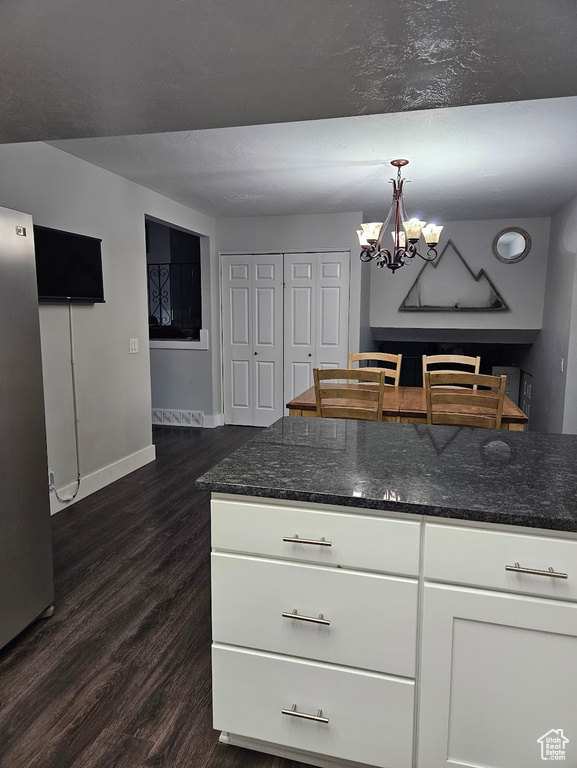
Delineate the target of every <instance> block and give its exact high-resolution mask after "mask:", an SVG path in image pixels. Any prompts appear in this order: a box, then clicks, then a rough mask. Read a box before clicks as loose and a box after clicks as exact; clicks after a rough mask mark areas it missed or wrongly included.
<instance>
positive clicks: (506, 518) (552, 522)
mask: <svg viewBox="0 0 577 768" xmlns="http://www.w3.org/2000/svg"><path fill="white" fill-rule="evenodd" d="M196 486H197V487H198V489H199V490H201V491H211V492H213V493H228V494H231V495H233V496H256V497H259V498H265V499H275V500H279V501H285V500H286V501H305V502H310V503H314V504H329V505H333V506H341V507H356V508H357V509H367V510H378V511H382V512H396V513H401V514H403V513H405V514H411V515H424V516H426V517H445V518H449V519H452V520H467V521H469V522H474V523H491V524H494V525H512V526H519V527H524V528H535V529H537V530H544V531H545V530H546V531H563V532H568V533H577V522H576V521H574V520H568V519H566V518H552V517H550V516H548V517H537V516H535V515H531V516H528V515H523V513H522V512H520V513H518V514H516V515H513V514H508V515H505V514H503V513H501V512H498V511H495V512H486V511H479V510H469V509H453V508H451V507H436V506H429V505H427V504H411V503H409V502H398V501H386V500H385V499H369V498H366V497H359V496H354V497H351V496H339V495H338V494H334V495H333V494H324V493H315V492H313V491H296V490H293V489H288V490H285V489H282V488H264V487H261V486H250V485H234V484H227V483H217V482H211V481H207V480H202V479H201V480H197V481H196Z"/></svg>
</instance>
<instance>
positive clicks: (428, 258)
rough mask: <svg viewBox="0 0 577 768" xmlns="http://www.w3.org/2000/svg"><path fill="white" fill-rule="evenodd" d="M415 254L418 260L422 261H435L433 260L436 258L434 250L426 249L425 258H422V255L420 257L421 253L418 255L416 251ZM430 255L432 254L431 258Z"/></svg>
mask: <svg viewBox="0 0 577 768" xmlns="http://www.w3.org/2000/svg"><path fill="white" fill-rule="evenodd" d="M415 253H416V254H417V256H418V257H419V258H421V259H423V261H435V259H436V258H437V256H438V254H437V250H436V248H428V249H427V255H426V256H423V255H422V254H421V253H419V252H418V251H415ZM431 253H433V255H432V256H431Z"/></svg>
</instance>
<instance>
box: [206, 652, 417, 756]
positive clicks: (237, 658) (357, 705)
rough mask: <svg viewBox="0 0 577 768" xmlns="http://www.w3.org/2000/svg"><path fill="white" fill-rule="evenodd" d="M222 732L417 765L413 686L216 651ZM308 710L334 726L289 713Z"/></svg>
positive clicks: (216, 704)
mask: <svg viewBox="0 0 577 768" xmlns="http://www.w3.org/2000/svg"><path fill="white" fill-rule="evenodd" d="M212 672H213V692H214V693H213V713H214V727H215V728H216V729H218V730H224V731H230V732H231V733H236V734H239V735H241V736H247V737H251V738H254V739H261V740H263V741H269V742H274V743H275V744H281V745H285V746H289V747H293V748H295V749H302V750H306V751H309V752H316V753H319V754H321V755H327V756H330V757H337V758H340V759H341V760H351V761H356V762H359V763H366V764H367V765H371V766H383V768H384V767H385V766H386V768H410V766H411V763H412V741H413V698H414V684H413V682H412V681H408V680H407V681H404V680H394V679H391V678H384V677H381V676H379V675H374V674H371V673H363V672H353V671H349V670H345V669H339V668H335V667H330V666H328V665H322V664H318V663H315V662H307V661H301V660H296V659H295V660H292V659H287V658H285V657H275V656H271V655H269V654H261V653H256V652H252V651H246V650H236V649H228V648H221V647H219V646H213V654H212ZM293 705H296V707H297V710H298V711H299V712H303V713H309V714H313V715H317V712H318V710H319V709H321V710H322V716H323V717H325V718H328V720H329V722H328V723H319V722H314V721H310V720H305V719H301V718H297V717H292V716H289V715H283V714H282V713H281V712H282V710H283V709H286V710H290V709H291V708H292V706H293Z"/></svg>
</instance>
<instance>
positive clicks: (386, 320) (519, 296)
mask: <svg viewBox="0 0 577 768" xmlns="http://www.w3.org/2000/svg"><path fill="white" fill-rule="evenodd" d="M507 226H517V227H523V228H524V229H526V230H527V231H528V232H529V234H530V235H531V239H532V248H531V251H530V253H529V254H528V256H527V257H526V258H525V259H524V260H523V261H521V262H519V263H518V264H503V263H502V262H500V261H498V260H497V259H496V258H495V257H494V256H493V253H492V249H491V245H492V242H493V238H494V236H495V235H496V234H497V232H499V231H500V230H501V229H504V228H505V227H507ZM444 227H445V228H444V230H443V232H442V234H441V242H440V249H439V252H440V250H442V248H443V246H444V245H445V243H446V242H447V240H449V239H450V240H452V241H453V243H454V244H455V246H456V248H457V249H458V250H459V252H460V253H461V255H462V256H463V258H464V259H465V261H466V262H467V264H468V265H469V266H470V268H471V269H472V270H473V271H474V272H475V273H477V272H478V271H479V270H480V269H482V268H483V269H485V271H486V272H487V274H488V275H489V277H490V278H491V280H492V281H493V283H494V284H495V286H496V287H497V290H498V291H499V292H500V293H501V295H502V296H503V298H504V299H505V301H506V302H507V304H508V305H509V307H510V311H509V312H399V311H398V307H399V304H401V302H402V301H403V299H404V298H405V295H406V294H407V292H408V291H409V289H410V287H411V285H412V284H413V281H414V280H415V278H416V277H417V275H418V273H419V270H420V269H421V267H422V265H423V262H422V261H421V260H420V259H418V258H415V260H414V263H412V264H409V265H407V266H404V267H403V268H402V269H400V270H398V271H397V272H395V274H391V272H390V271H389V270H388V269H386V268H384V269H378V268H376V267H375V265H374V264H363V269H366V270H370V271H371V326H372V327H374V328H379V327H380V328H396V327H403V328H431V327H433V328H501V329H503V328H540V327H541V322H542V314H543V299H544V293H545V278H546V272H547V252H548V246H549V219H546V218H539V219H511V220H507V219H496V220H491V221H452V222H444Z"/></svg>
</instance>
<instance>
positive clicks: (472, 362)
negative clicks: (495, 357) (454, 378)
mask: <svg viewBox="0 0 577 768" xmlns="http://www.w3.org/2000/svg"><path fill="white" fill-rule="evenodd" d="M447 363H450V364H451V365H462V366H468V367H469V368H472V369H473V370H472V371H463V370H462V369H456V368H447V369H443V370H440V369H438V368H437V369H436V370H435V371H431V373H453V372H454V373H479V368H480V367H481V358H480V357H469V356H468V355H423V386H425V373H426V372H427V371H428V370H429V366H430V365H445V364H447ZM475 389H477V387H475Z"/></svg>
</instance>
